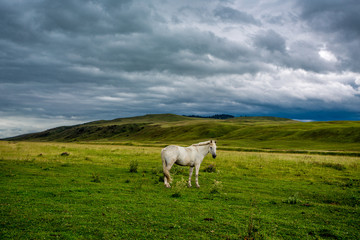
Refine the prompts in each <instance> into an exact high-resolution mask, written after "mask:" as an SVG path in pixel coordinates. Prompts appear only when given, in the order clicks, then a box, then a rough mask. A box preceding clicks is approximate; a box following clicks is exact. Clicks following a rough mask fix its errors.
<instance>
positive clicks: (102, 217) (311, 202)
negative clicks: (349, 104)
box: [0, 120, 360, 239]
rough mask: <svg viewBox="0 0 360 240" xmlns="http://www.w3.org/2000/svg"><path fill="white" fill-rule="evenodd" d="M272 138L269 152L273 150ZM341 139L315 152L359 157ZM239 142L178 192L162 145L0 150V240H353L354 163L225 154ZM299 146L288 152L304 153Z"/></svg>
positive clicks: (357, 215) (357, 191)
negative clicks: (165, 177)
mask: <svg viewBox="0 0 360 240" xmlns="http://www.w3.org/2000/svg"><path fill="white" fill-rule="evenodd" d="M194 121H198V120H194ZM199 121H200V120H199ZM203 121H205V120H203ZM233 121H235V120H233ZM177 124H179V125H181V124H182V123H181V122H177ZM183 124H185V125H187V124H189V123H188V122H187V123H183ZM231 124H232V123H231V122H227V123H226V126H231ZM293 124H299V123H293ZM300 124H302V123H300ZM110 125H111V124H110ZM266 125H268V123H266ZM313 125H314V124H313ZM221 126H222V127H224V126H225V125H221ZM287 126H288V131H290V130H289V128H290V126H291V125H287ZM169 127H170V126H169ZM257 127H260V125H257ZM220 128H221V127H220ZM312 128H313V127H312ZM350 128H351V127H350ZM221 129H222V130H221ZM221 129H220V130H221V131H225V130H226V129H225V130H224V129H223V128H221ZM147 130H149V129H147ZM175 130H176V129H175ZM220 130H214V131H215V132H217V131H220ZM243 131H245V130H244V129H243ZM345 132H346V131H343V133H345ZM244 134H245V133H244ZM244 134H243V136H244ZM298 134H300V133H298ZM303 134H305V133H303ZM295 135H296V134H295ZM300 135H301V134H300ZM234 136H235V135H234ZM264 136H265V135H264ZM264 136H263V137H264ZM277 136H278V137H277V138H276V139H274V141H275V143H273V144H274V145H273V146H274V149H282V148H281V147H280V146H281V144H283V143H284V142H286V141H280V140H281V139H280V138H279V135H277ZM289 136H290V135H287V136H285V135H284V138H285V139H288V140H289ZM292 136H294V135H293V134H292ZM344 136H345V135H344ZM132 137H133V139H134V140H136V139H138V140H139V138H136V137H135V136H134V135H133V136H132ZM269 137H270V135H269ZM344 139H345V138H343V140H342V141H340V142H342V143H344V144H343V145H342V144H340V145H337V148H336V147H335V146H336V141H333V140H331V141H330V140H329V141H327V142H321V141H315V140H316V139H315V140H314V139H313V140H312V141H313V142H314V143H317V144H318V147H315V149H321V150H323V148H326V149H325V150H326V151H328V150H332V151H356V150H358V146H357V147H356V146H355V145H356V144H355V143H354V142H352V143H346V141H344ZM102 141H104V140H102ZM129 141H132V140H131V139H130V140H129ZM252 141H253V142H257V141H256V140H254V139H253V138H252V139H250V140H249V139H243V141H242V143H245V142H249V143H251V142H252ZM258 141H260V140H258ZM264 141H268V142H271V139H267V140H264ZM309 141H310V140H309ZM188 142H190V140H186V141H185V140H184V141H182V143H183V144H184V143H188ZM238 142H241V140H240V139H236V138H235V137H234V139H233V142H231V141H230V140H228V141H226V140H225V139H224V140H223V141H221V139H220V140H219V139H218V148H219V150H218V152H217V155H218V157H217V158H216V159H215V160H214V159H212V158H211V157H210V156H207V157H206V158H205V160H204V162H203V164H202V166H201V172H200V176H199V182H200V185H201V188H200V189H197V188H187V187H186V185H185V183H186V180H187V177H188V168H185V167H174V168H173V169H172V171H171V173H172V176H173V179H174V182H173V184H172V186H173V187H172V188H171V189H167V188H165V187H164V185H163V182H162V168H161V166H162V165H161V159H160V151H161V147H160V145H161V146H162V145H164V144H165V143H166V141H160V140H154V141H149V142H147V143H144V142H143V146H141V145H140V144H138V145H137V146H126V145H124V143H122V145H117V144H116V143H113V142H111V141H105V143H104V144H103V143H101V142H86V143H84V142H82V143H61V142H8V141H0V168H1V171H0V209H1V210H0V213H1V218H0V219H1V220H0V224H1V228H0V239H360V209H359V205H360V169H359V164H360V163H359V157H353V156H340V155H338V156H337V155H335V156H333V155H319V154H294V153H292V154H290V153H279V152H242V151H228V150H234V149H233V148H235V147H236V146H237V143H238ZM276 142H277V143H276ZM300 142H301V141H300ZM300 142H298V144H297V145H298V146H297V148H296V149H308V148H307V147H306V144H307V143H308V142H307V141H304V142H303V144H300ZM150 143H151V144H152V145H151V144H150ZM258 144H260V145H261V144H263V143H258ZM291 144H294V145H296V143H294V142H292V143H291V142H290V143H288V145H286V146H287V147H284V148H283V149H292V148H289V147H288V146H289V145H291ZM129 145H130V144H129ZM145 145H151V146H145ZM260 145H259V146H260ZM264 146H266V145H261V146H260V147H264ZM341 146H344V148H341ZM351 146H353V147H351ZM245 147H250V146H245ZM226 148H229V149H228V150H225V149H226ZM328 148H329V149H328ZM313 149H314V148H313ZM235 150H236V149H235ZM210 165H212V166H213V167H212V168H211V167H210ZM131 166H132V170H137V172H130V167H131ZM214 168H215V170H216V171H215V172H214V171H204V170H214Z"/></svg>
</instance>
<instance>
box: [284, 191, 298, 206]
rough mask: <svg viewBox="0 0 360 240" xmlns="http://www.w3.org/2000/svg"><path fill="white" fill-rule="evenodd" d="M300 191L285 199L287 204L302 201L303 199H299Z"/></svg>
mask: <svg viewBox="0 0 360 240" xmlns="http://www.w3.org/2000/svg"><path fill="white" fill-rule="evenodd" d="M298 196H299V193H295V194H294V195H293V196H290V197H288V199H286V200H285V201H284V203H287V204H297V203H300V202H301V201H300V200H299V197H298Z"/></svg>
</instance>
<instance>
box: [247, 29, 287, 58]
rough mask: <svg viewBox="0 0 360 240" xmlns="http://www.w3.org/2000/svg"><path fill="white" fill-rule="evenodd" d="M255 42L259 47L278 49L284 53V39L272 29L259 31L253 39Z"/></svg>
mask: <svg viewBox="0 0 360 240" xmlns="http://www.w3.org/2000/svg"><path fill="white" fill-rule="evenodd" d="M254 42H255V44H256V45H257V46H258V47H260V48H265V49H267V50H269V51H271V52H274V51H278V52H280V53H285V52H286V50H285V48H286V44H285V39H284V38H283V37H282V36H280V34H278V33H277V32H275V31H274V30H271V29H270V30H267V31H264V32H260V33H259V34H258V35H257V36H256V37H255V39H254Z"/></svg>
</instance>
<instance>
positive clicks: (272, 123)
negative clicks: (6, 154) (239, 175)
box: [7, 114, 360, 151]
mask: <svg viewBox="0 0 360 240" xmlns="http://www.w3.org/2000/svg"><path fill="white" fill-rule="evenodd" d="M210 138H212V139H217V140H219V142H220V143H221V145H220V146H221V147H223V148H227V149H228V150H231V149H235V150H251V149H278V150H279V149H282V150H283V149H287V150H289V149H294V150H322V151H340V150H342V151H360V144H359V143H360V122H359V121H332V122H309V123H303V122H298V121H294V120H290V119H284V118H276V117H237V118H231V119H225V120H220V119H209V118H193V117H185V116H179V115H174V114H149V115H145V116H139V117H132V118H118V119H114V120H110V121H105V120H103V121H95V122H90V123H85V124H81V125H75V126H68V127H58V128H54V129H49V130H46V131H44V132H39V133H33V134H26V135H21V136H17V137H13V138H9V139H7V140H16V141H61V142H74V141H98V142H99V141H100V142H129V141H130V142H137V143H138V142H141V143H148V144H150V143H152V144H169V143H184V144H190V143H192V142H197V141H202V140H206V139H210Z"/></svg>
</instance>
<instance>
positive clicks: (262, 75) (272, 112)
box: [0, 0, 360, 138]
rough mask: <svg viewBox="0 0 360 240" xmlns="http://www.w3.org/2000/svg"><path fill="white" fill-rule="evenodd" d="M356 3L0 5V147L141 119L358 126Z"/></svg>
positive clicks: (239, 0) (11, 1)
mask: <svg viewBox="0 0 360 240" xmlns="http://www.w3.org/2000/svg"><path fill="white" fill-rule="evenodd" d="M359 12H360V2H359V1H358V0H289V1H283V0H228V1H224V0H221V1H220V0H218V1H217V0H195V1H194V0H191V1H189V0H181V1H173V0H151V1H150V0H146V1H136V0H134V1H132V0H121V1H118V0H77V1H73V0H62V1H52V0H33V1H28V0H0V29H1V30H0V50H1V51H0V74H1V75H0V138H1V137H7V136H13V135H18V134H22V133H27V132H34V131H39V130H44V129H47V128H51V127H55V126H60V125H72V124H76V123H83V122H87V121H92V120H99V119H114V118H118V117H129V116H137V115H144V114H148V113H175V114H186V115H190V114H198V115H212V114H217V113H227V114H233V115H235V116H243V115H247V116H255V115H256V116H259V115H263V116H264V115H266V116H279V117H288V118H292V119H302V120H360V15H359Z"/></svg>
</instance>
